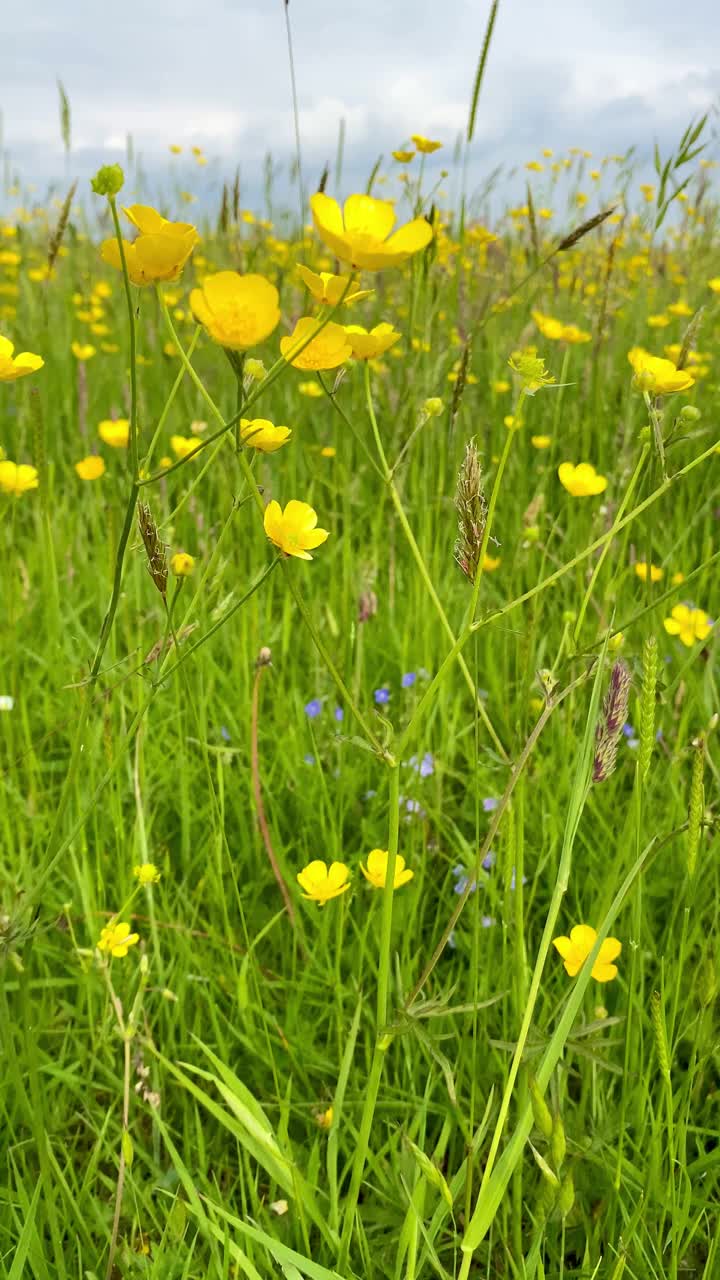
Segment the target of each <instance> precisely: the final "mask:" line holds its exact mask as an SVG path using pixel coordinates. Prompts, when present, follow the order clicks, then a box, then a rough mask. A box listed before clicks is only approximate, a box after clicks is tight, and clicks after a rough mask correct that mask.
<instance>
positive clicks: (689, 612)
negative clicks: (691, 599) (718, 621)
mask: <svg viewBox="0 0 720 1280" xmlns="http://www.w3.org/2000/svg"><path fill="white" fill-rule="evenodd" d="M663 626H664V628H665V630H666V631H667V633H668V635H669V636H677V637H678V639H679V640H680V641H681V643H682V644H684V645H685V646H686V647H687V648H688V649H690V648H691V647H692V645H694V644H695V642H696V641H697V640H707V638H708V636H709V635H710V632H711V631H712V629H713V623H712V621H711V619H710V618H709V617H708V615H707V614H706V613H705V611H704V610H703V609H691V608H690V606H689V605H687V604H676V605H675V608H674V609H671V610H670V617H669V618H665V619H664V621H663Z"/></svg>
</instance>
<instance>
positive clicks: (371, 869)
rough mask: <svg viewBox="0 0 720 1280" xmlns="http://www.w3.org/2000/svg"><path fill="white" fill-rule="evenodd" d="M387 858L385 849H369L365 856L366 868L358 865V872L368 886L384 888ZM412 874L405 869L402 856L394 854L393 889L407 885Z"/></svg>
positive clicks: (412, 872)
mask: <svg viewBox="0 0 720 1280" xmlns="http://www.w3.org/2000/svg"><path fill="white" fill-rule="evenodd" d="M388 857H389V855H388V852H387V849H371V850H370V852H369V854H368V856H367V866H366V867H365V866H363V864H362V863H360V870H361V871H362V873H363V875H364V877H365V879H366V880H369V881H370V884H371V885H373V886H374V888H375V889H384V888H385V881H386V879H387V868H388ZM414 874H415V872H414V871H410V870H408V868H406V866H405V859H404V858H403V857H402V855H401V854H399V853H398V854H396V856H395V875H394V877H393V888H394V889H399V888H400V886H401V885H404V884H407V883H408V881H409V880H412V878H413V876H414Z"/></svg>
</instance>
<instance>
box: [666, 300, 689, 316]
mask: <svg viewBox="0 0 720 1280" xmlns="http://www.w3.org/2000/svg"><path fill="white" fill-rule="evenodd" d="M668 311H669V312H670V315H671V316H691V315H692V313H693V311H692V307H689V306H688V304H687V302H685V301H684V300H682V299H681V300H680V302H671V303H670V305H669V306H668Z"/></svg>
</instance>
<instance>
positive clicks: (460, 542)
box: [455, 440, 487, 582]
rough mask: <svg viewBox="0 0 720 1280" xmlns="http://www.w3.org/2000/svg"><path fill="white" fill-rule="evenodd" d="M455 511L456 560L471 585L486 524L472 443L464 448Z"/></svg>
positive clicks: (479, 471)
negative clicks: (456, 530)
mask: <svg viewBox="0 0 720 1280" xmlns="http://www.w3.org/2000/svg"><path fill="white" fill-rule="evenodd" d="M455 510H456V511H457V514H458V536H457V540H456V542H455V559H456V561H457V563H458V564H459V566H460V568H461V569H462V571H463V573H464V574H465V577H466V578H468V579H469V581H470V582H474V581H475V578H476V577H477V571H478V567H479V564H480V553H481V551H482V542H483V535H484V533H485V522H486V520H487V502H486V501H485V492H484V489H483V476H482V467H481V466H480V455H479V454H478V450H477V445H476V444H475V441H474V440H469V441H468V443H467V444H466V445H465V457H464V458H463V460H462V466H461V467H460V471H459V474H458V481H457V490H456V492H455Z"/></svg>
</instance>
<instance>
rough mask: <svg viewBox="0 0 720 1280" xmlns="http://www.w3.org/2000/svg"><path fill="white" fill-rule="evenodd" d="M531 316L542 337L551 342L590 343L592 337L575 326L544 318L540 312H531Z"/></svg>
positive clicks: (550, 317) (552, 317) (548, 317)
mask: <svg viewBox="0 0 720 1280" xmlns="http://www.w3.org/2000/svg"><path fill="white" fill-rule="evenodd" d="M531 314H532V318H533V320H534V321H535V324H536V325H537V327H538V329H539V330H540V332H541V334H542V335H543V337H545V338H551V339H552V341H553V342H569V343H573V344H575V343H580V342H590V339H591V337H592V335H591V334H589V333H586V332H585V330H584V329H579V328H578V326H577V325H576V324H563V323H562V321H561V320H556V319H555V318H554V316H546V315H544V314H543V312H542V311H533V312H532V313H531Z"/></svg>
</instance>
